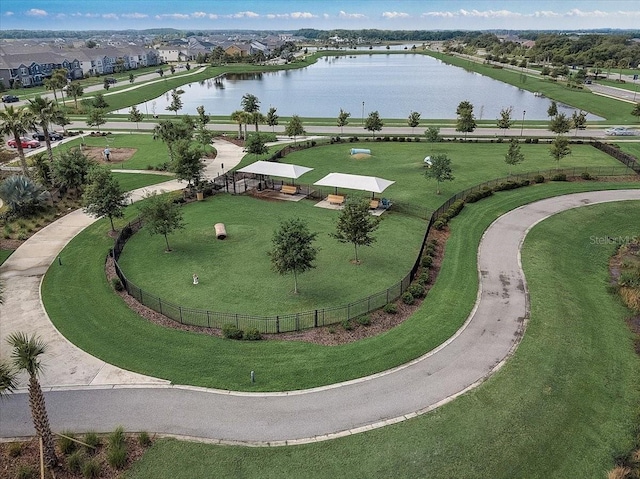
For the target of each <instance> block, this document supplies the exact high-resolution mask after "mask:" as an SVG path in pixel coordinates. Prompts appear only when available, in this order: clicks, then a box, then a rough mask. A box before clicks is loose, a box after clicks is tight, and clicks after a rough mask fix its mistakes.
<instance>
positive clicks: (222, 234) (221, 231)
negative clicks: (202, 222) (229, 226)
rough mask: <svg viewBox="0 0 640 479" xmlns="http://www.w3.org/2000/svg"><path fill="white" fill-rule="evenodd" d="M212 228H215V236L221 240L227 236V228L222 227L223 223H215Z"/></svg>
mask: <svg viewBox="0 0 640 479" xmlns="http://www.w3.org/2000/svg"><path fill="white" fill-rule="evenodd" d="M214 228H215V230H216V238H218V239H219V240H223V239H225V238H226V237H227V230H226V229H225V227H224V223H216V224H215V225H214Z"/></svg>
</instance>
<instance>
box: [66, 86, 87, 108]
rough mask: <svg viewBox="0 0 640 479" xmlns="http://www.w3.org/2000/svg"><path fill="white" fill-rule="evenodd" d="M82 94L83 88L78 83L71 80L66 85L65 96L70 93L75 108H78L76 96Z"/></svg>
mask: <svg viewBox="0 0 640 479" xmlns="http://www.w3.org/2000/svg"><path fill="white" fill-rule="evenodd" d="M83 94H84V88H83V87H82V85H81V84H80V83H77V82H71V83H69V85H67V96H69V95H71V96H72V97H73V102H74V103H75V106H76V110H77V109H78V97H79V96H82V95H83Z"/></svg>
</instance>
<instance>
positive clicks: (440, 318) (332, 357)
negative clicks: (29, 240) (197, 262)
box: [42, 182, 638, 391]
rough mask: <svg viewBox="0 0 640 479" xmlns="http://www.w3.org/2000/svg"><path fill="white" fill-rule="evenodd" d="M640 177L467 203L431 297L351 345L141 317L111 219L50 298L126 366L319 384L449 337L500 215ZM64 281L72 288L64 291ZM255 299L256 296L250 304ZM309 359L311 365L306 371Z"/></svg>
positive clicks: (227, 379)
mask: <svg viewBox="0 0 640 479" xmlns="http://www.w3.org/2000/svg"><path fill="white" fill-rule="evenodd" d="M637 186H638V185H637V184H635V183H632V184H625V183H611V184H605V183H592V182H584V183H552V184H545V185H537V186H532V187H529V188H524V189H521V190H516V191H515V192H510V193H506V194H505V193H501V194H498V195H496V196H497V197H498V198H502V197H503V196H504V197H505V199H504V200H503V201H501V202H496V203H495V204H496V205H497V206H496V207H495V209H494V210H491V213H490V214H489V213H486V214H484V213H483V214H478V213H482V211H483V210H482V209H480V208H479V207H477V206H476V205H473V206H471V207H469V208H467V209H465V210H464V211H468V213H467V214H465V215H463V216H461V217H460V218H458V219H457V220H456V221H455V222H454V225H456V224H457V225H458V226H455V228H458V231H464V234H457V235H456V234H454V235H453V236H452V239H451V240H450V241H449V243H448V244H447V252H446V256H445V259H444V263H443V269H442V271H441V274H440V276H439V278H438V281H437V282H436V284H435V285H434V287H433V289H432V290H431V291H430V293H429V296H428V297H427V298H426V300H425V302H424V303H423V306H422V307H421V308H420V309H419V310H418V311H417V312H416V313H415V314H414V315H413V316H412V317H411V318H410V319H408V320H407V321H405V322H404V323H403V324H402V325H401V326H399V327H397V328H394V329H392V330H390V331H389V332H387V333H385V334H381V335H379V336H376V337H373V338H369V339H366V340H362V341H358V342H355V343H352V344H347V345H343V346H334V347H323V346H318V345H312V344H302V343H296V342H278V341H267V342H256V343H251V342H241V343H238V342H234V341H229V340H223V339H218V338H214V337H209V336H205V335H198V334H193V333H187V332H181V331H176V330H167V329H164V328H161V327H159V326H156V325H154V324H151V323H149V322H147V321H146V320H144V319H141V318H140V317H138V316H137V315H135V314H134V313H133V312H132V311H130V310H129V309H128V307H127V306H126V305H125V304H124V303H123V302H122V301H121V300H120V298H119V297H117V296H116V295H114V294H113V292H112V290H111V287H110V285H109V284H108V283H107V281H106V279H105V276H104V269H103V265H104V258H105V256H106V254H107V253H108V250H109V248H110V247H111V245H112V240H111V239H110V238H109V237H108V236H107V235H106V233H107V230H108V225H107V222H106V221H99V222H97V223H95V224H94V225H92V226H91V227H89V228H88V229H87V230H85V231H84V232H83V233H81V234H80V235H78V236H76V238H74V239H73V240H72V241H71V242H70V243H69V245H68V246H67V247H66V248H65V250H64V251H63V252H62V254H61V256H62V260H63V264H64V266H63V267H56V266H55V265H54V267H52V268H50V269H49V271H48V272H47V274H46V276H45V279H44V282H43V287H42V294H43V301H44V304H45V307H46V309H47V312H48V314H49V316H50V317H51V319H52V321H53V322H54V324H55V325H56V327H57V328H58V329H59V330H60V331H61V332H62V334H64V335H65V336H66V337H67V338H68V339H69V340H70V341H72V342H73V343H74V344H76V345H78V346H79V347H81V348H82V349H84V350H86V351H89V352H91V354H94V355H95V356H97V357H99V358H101V359H103V360H105V361H108V362H109V363H112V364H115V365H117V366H120V367H123V368H125V369H129V370H133V371H137V372H141V373H144V374H149V375H152V376H156V377H161V378H166V379H169V380H171V381H173V382H174V383H179V384H193V385H198V386H209V387H216V388H222V389H239V390H254V391H257V390H262V391H267V390H286V389H300V388H307V387H313V386H319V385H322V384H329V383H333V382H337V381H343V380H347V379H352V378H356V377H361V376H363V375H367V374H371V373H374V372H377V371H382V370H385V369H388V368H390V367H393V366H396V365H399V364H403V363H405V362H407V361H408V360H410V359H413V358H416V357H418V356H420V355H421V354H423V353H424V352H426V351H428V350H430V349H432V348H434V347H435V346H437V345H438V344H441V343H442V342H443V341H444V340H445V339H446V338H448V337H450V336H451V334H453V332H454V331H456V330H457V329H458V327H459V326H460V324H462V322H463V321H464V319H465V318H466V316H467V315H468V313H469V311H470V310H471V308H472V305H473V302H474V301H475V298H476V291H477V273H476V266H475V265H476V250H477V244H478V242H479V240H480V237H481V235H482V232H483V231H484V230H485V229H486V227H487V226H488V225H489V224H490V223H491V221H492V220H493V219H494V218H495V217H497V216H498V215H499V214H501V213H504V212H506V211H508V210H510V209H512V208H514V207H516V206H518V205H520V204H525V203H528V202H530V201H533V200H535V199H539V198H542V197H547V196H553V195H557V194H562V193H565V192H573V191H585V190H593V189H602V188H615V189H619V188H625V187H637ZM492 201H495V200H492ZM481 204H482V202H481V203H479V204H478V205H481ZM490 204H494V203H490ZM483 208H484V207H483ZM133 213H134V211H133V209H130V211H128V212H127V214H128V216H129V217H132V216H133ZM463 219H464V221H463ZM187 274H188V275H190V274H191V272H190V271H189V272H187ZM303 281H304V278H303ZM62 284H64V289H61V288H62V287H61V285H62ZM62 290H64V291H65V293H66V294H61V293H60V291H62ZM69 298H73V301H70V300H69ZM251 301H252V298H251V297H249V298H247V303H250V302H251ZM212 362H215V364H216V374H215V376H212V374H211V367H210V365H211V364H212ZM301 368H303V369H304V371H305V374H300V371H301ZM248 370H255V371H256V375H257V376H258V377H260V378H261V381H260V382H256V383H255V384H250V383H248V381H245V380H244V379H241V378H245V376H246V374H244V373H245V372H246V371H248Z"/></svg>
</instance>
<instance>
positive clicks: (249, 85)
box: [120, 53, 595, 125]
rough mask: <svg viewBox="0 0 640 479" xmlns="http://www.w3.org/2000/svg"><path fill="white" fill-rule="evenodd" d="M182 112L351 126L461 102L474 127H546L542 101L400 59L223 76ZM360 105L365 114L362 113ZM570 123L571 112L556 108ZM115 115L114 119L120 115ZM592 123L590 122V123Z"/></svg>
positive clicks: (194, 88) (360, 59) (425, 61)
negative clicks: (248, 113) (507, 113)
mask: <svg viewBox="0 0 640 479" xmlns="http://www.w3.org/2000/svg"><path fill="white" fill-rule="evenodd" d="M183 90H184V92H185V93H184V94H183V95H182V100H183V103H184V106H183V109H182V110H181V111H180V112H179V114H185V113H188V114H196V107H198V106H199V105H204V106H205V109H206V112H207V113H208V114H210V115H222V116H224V115H230V114H231V113H232V112H233V111H235V110H239V109H241V104H240V101H241V98H242V96H243V95H244V94H246V93H251V94H253V95H255V96H257V97H258V99H259V100H260V105H261V111H262V112H263V113H266V112H267V111H268V109H269V108H270V107H271V106H273V107H276V108H277V113H278V114H279V115H280V116H290V115H293V114H297V115H300V116H303V117H325V118H335V117H337V116H338V113H339V111H340V108H342V109H343V110H345V111H347V112H350V113H351V121H350V122H351V124H352V125H353V124H355V123H356V122H357V121H358V120H361V118H362V116H363V111H364V115H365V116H367V115H368V114H369V113H370V112H372V111H374V110H377V111H378V112H379V114H380V116H381V117H383V118H407V117H408V116H409V113H410V112H411V111H417V112H419V113H420V114H421V118H422V119H431V118H434V119H435V118H445V119H446V118H455V117H456V114H455V112H456V107H457V106H458V103H460V102H461V101H463V100H468V101H470V102H471V103H472V104H473V105H474V113H475V116H476V118H477V119H485V120H490V119H496V118H498V116H499V113H500V110H501V109H502V108H505V107H509V106H511V107H513V114H512V118H513V119H514V120H522V116H523V111H526V114H525V119H527V120H545V119H547V108H548V106H549V100H548V99H546V98H540V97H536V96H534V94H533V93H530V92H528V91H525V90H521V89H519V88H517V87H514V86H511V85H507V84H505V83H502V82H499V81H497V80H493V79H491V78H488V77H485V76H482V75H479V74H477V73H473V72H468V71H466V70H464V69H462V68H458V67H454V66H451V65H447V64H445V63H442V62H441V61H439V60H436V59H434V58H431V57H428V56H424V55H418V54H411V53H408V54H407V55H398V54H395V55H382V54H376V55H356V56H349V55H348V54H346V55H345V56H342V57H324V58H322V59H321V60H319V61H318V62H317V63H315V64H313V65H311V66H309V67H307V68H303V69H300V70H288V71H279V72H269V73H260V74H246V75H227V76H226V77H224V78H220V79H217V80H213V79H211V80H208V81H205V82H201V83H191V84H188V85H185V86H184V87H183ZM169 103H170V97H169V95H168V94H165V95H162V96H161V97H159V98H156V99H155V100H150V101H148V102H147V103H146V105H145V104H142V105H139V109H140V111H141V112H143V113H145V112H146V111H148V112H149V114H153V113H154V112H155V113H157V114H165V113H167V112H166V111H165V107H166V106H167V105H168V104H169ZM363 103H364V108H363ZM560 110H561V111H564V112H565V113H567V115H569V116H570V115H571V113H572V112H573V109H571V108H569V107H565V106H560ZM126 112H127V110H121V111H120V113H126ZM591 118H595V117H591Z"/></svg>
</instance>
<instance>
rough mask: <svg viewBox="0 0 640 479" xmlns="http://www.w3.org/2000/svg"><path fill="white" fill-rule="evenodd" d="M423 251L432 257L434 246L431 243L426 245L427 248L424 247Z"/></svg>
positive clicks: (434, 250)
mask: <svg viewBox="0 0 640 479" xmlns="http://www.w3.org/2000/svg"><path fill="white" fill-rule="evenodd" d="M424 251H425V253H426V254H428V255H429V256H433V253H435V252H436V245H434V244H433V243H428V244H427V246H426V247H425V249H424Z"/></svg>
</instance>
